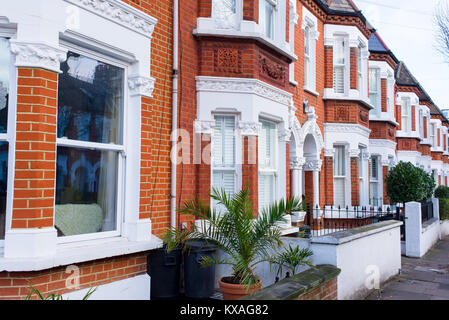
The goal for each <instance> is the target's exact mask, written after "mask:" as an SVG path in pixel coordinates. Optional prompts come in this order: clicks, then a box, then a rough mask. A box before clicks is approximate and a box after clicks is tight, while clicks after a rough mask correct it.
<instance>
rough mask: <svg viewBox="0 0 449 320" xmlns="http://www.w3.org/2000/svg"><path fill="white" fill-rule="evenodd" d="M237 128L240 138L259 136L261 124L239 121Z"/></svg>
mask: <svg viewBox="0 0 449 320" xmlns="http://www.w3.org/2000/svg"><path fill="white" fill-rule="evenodd" d="M238 128H239V130H240V134H241V135H242V136H259V133H260V131H261V130H262V124H261V123H260V122H250V121H240V122H239V123H238Z"/></svg>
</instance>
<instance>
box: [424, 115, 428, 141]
mask: <svg viewBox="0 0 449 320" xmlns="http://www.w3.org/2000/svg"><path fill="white" fill-rule="evenodd" d="M423 130H424V139H427V117H423Z"/></svg>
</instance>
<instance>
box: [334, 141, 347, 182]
mask: <svg viewBox="0 0 449 320" xmlns="http://www.w3.org/2000/svg"><path fill="white" fill-rule="evenodd" d="M345 175H346V173H345V147H344V146H340V147H335V156H334V176H337V177H343V176H345Z"/></svg>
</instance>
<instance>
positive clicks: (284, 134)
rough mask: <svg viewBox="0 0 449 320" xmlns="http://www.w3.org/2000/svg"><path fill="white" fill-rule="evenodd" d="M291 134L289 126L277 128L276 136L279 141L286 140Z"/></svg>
mask: <svg viewBox="0 0 449 320" xmlns="http://www.w3.org/2000/svg"><path fill="white" fill-rule="evenodd" d="M291 136H292V130H291V129H290V128H284V129H281V130H279V133H278V138H279V140H280V141H285V142H288V141H290V137H291Z"/></svg>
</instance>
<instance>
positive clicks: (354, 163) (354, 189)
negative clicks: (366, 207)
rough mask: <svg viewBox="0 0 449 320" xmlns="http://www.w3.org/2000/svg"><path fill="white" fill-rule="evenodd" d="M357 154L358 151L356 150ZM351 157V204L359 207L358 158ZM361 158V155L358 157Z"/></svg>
mask: <svg viewBox="0 0 449 320" xmlns="http://www.w3.org/2000/svg"><path fill="white" fill-rule="evenodd" d="M356 151H357V152H358V150H356ZM351 153H352V152H351ZM354 154H355V153H352V155H351V204H352V205H353V206H359V205H360V182H359V158H358V157H357V156H354ZM360 156H361V155H360Z"/></svg>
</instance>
